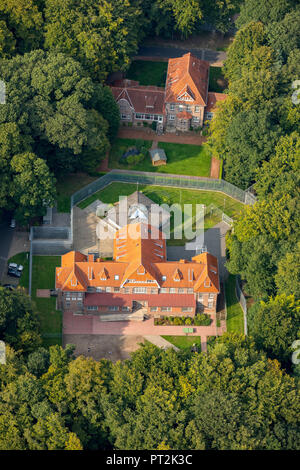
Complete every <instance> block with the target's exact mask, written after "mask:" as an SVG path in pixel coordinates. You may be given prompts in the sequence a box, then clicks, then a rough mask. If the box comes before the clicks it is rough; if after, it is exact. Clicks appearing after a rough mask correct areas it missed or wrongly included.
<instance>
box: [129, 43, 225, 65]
mask: <svg viewBox="0 0 300 470" xmlns="http://www.w3.org/2000/svg"><path fill="white" fill-rule="evenodd" d="M188 52H191V53H192V54H193V55H194V56H195V57H198V58H199V59H201V60H206V61H207V62H209V63H210V65H214V66H218V67H221V66H222V65H223V62H224V61H225V59H226V52H223V51H212V50H209V49H181V48H177V47H171V46H169V47H163V46H141V47H140V48H139V50H138V54H137V57H135V59H139V60H143V59H146V60H147V58H149V59H152V60H155V58H158V59H165V60H166V59H170V58H174V57H179V56H182V55H184V54H187V53H188Z"/></svg>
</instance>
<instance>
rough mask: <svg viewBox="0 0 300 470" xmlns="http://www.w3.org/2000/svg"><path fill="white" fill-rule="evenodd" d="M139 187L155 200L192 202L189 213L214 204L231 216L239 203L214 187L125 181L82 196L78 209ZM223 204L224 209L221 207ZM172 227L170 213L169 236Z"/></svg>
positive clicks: (208, 222)
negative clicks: (198, 207)
mask: <svg viewBox="0 0 300 470" xmlns="http://www.w3.org/2000/svg"><path fill="white" fill-rule="evenodd" d="M137 189H138V190H139V191H141V192H143V193H144V194H145V195H146V196H148V197H149V198H150V199H152V201H153V202H155V203H157V204H163V203H165V204H168V205H170V206H171V205H172V204H174V203H178V204H181V205H183V204H193V216H195V213H196V204H204V205H206V206H208V205H209V204H214V205H216V206H217V207H219V208H220V209H222V210H223V211H224V212H225V213H226V214H227V215H228V216H229V217H234V216H235V214H236V213H237V212H239V211H240V210H241V209H242V207H243V204H242V203H240V202H238V201H236V200H235V199H232V198H231V197H229V196H227V195H225V194H223V193H218V192H215V191H200V190H190V189H178V188H170V187H162V186H153V185H140V184H139V185H137V184H129V183H111V184H110V185H108V186H106V187H105V188H104V189H101V190H100V191H97V192H96V193H94V194H92V195H91V196H89V197H88V198H86V199H84V200H83V201H82V202H80V203H79V204H78V206H79V207H80V208H81V209H84V208H85V207H87V206H88V205H89V204H91V203H92V202H94V201H95V200H96V199H100V200H101V201H102V202H105V203H115V202H117V201H118V200H119V196H129V195H130V194H132V193H133V192H134V191H136V190H137ZM224 205H225V209H224ZM219 221H220V220H219V218H218V217H217V216H215V215H212V216H210V215H208V216H206V217H205V221H204V228H205V229H208V228H211V227H213V226H214V225H216V224H217V223H218V222H219ZM173 231H174V224H173V215H172V216H171V236H172V233H173ZM185 242H186V240H185V239H184V238H182V240H176V239H172V238H171V239H170V240H168V245H183V244H184V243H185Z"/></svg>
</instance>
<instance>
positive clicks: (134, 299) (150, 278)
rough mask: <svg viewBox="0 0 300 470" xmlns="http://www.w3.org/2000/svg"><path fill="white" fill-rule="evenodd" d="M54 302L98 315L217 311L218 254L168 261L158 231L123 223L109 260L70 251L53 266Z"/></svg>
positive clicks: (134, 316) (135, 316)
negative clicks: (56, 292)
mask: <svg viewBox="0 0 300 470" xmlns="http://www.w3.org/2000/svg"><path fill="white" fill-rule="evenodd" d="M56 290H57V291H58V307H59V308H61V309H63V310H69V311H72V312H73V313H74V314H75V313H77V314H89V313H92V314H98V315H99V316H100V317H101V319H102V320H105V319H107V320H111V319H112V318H113V319H114V320H125V319H127V320H130V319H137V320H142V319H144V315H146V316H154V317H160V316H165V315H167V316H191V317H193V316H194V315H195V314H196V313H197V312H204V313H208V314H211V315H215V313H216V305H217V296H218V293H219V274H218V262H217V258H216V257H214V256H213V255H211V254H209V253H201V254H199V255H197V256H194V257H193V258H192V260H191V261H187V260H184V259H182V260H179V261H167V258H166V240H165V236H164V234H163V232H162V231H160V230H159V229H158V228H156V227H154V226H151V225H149V224H148V223H142V222H139V223H136V224H130V225H127V226H124V227H123V228H121V229H120V230H118V231H117V232H116V234H115V237H114V256H113V260H111V261H107V260H101V259H99V258H98V259H95V258H94V255H87V256H86V255H83V254H81V253H80V252H75V251H72V252H69V253H67V254H65V255H63V256H62V257H61V267H57V268H56Z"/></svg>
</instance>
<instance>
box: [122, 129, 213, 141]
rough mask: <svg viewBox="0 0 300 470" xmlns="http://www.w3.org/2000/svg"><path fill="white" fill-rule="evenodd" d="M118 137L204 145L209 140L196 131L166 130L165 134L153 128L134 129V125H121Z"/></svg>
mask: <svg viewBox="0 0 300 470" xmlns="http://www.w3.org/2000/svg"><path fill="white" fill-rule="evenodd" d="M118 137H119V138H120V139H143V140H154V141H157V142H170V143H173V144H190V145H202V144H204V142H206V140H207V138H206V137H204V136H202V135H200V134H196V133H190V134H187V133H185V134H184V133H182V134H179V135H176V134H175V133H171V132H165V133H164V134H161V135H157V134H156V132H154V131H153V130H152V129H148V130H144V129H133V128H132V127H123V128H122V127H121V128H120V129H119V132H118Z"/></svg>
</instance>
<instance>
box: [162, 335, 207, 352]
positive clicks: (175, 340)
mask: <svg viewBox="0 0 300 470" xmlns="http://www.w3.org/2000/svg"><path fill="white" fill-rule="evenodd" d="M162 338H164V339H165V340H166V341H169V343H171V344H174V346H177V348H179V349H189V350H190V349H191V347H192V346H193V344H196V346H197V347H198V349H199V352H200V351H201V337H200V336H165V335H164V336H162Z"/></svg>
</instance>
